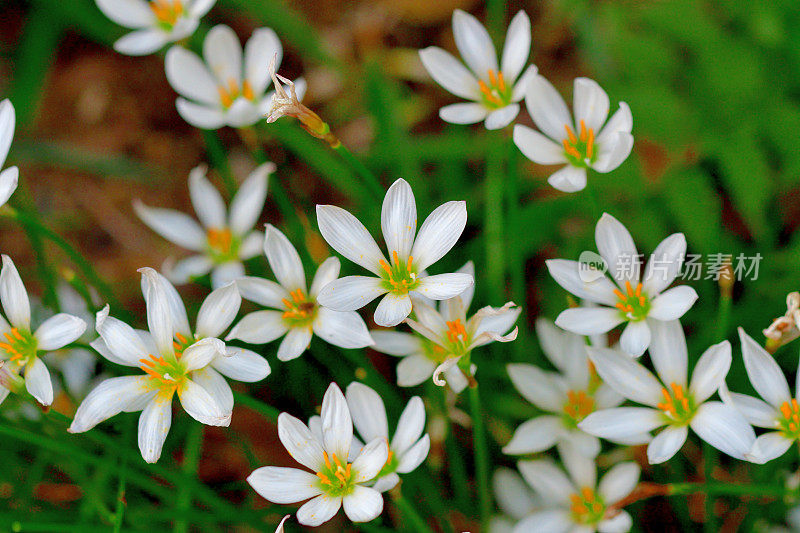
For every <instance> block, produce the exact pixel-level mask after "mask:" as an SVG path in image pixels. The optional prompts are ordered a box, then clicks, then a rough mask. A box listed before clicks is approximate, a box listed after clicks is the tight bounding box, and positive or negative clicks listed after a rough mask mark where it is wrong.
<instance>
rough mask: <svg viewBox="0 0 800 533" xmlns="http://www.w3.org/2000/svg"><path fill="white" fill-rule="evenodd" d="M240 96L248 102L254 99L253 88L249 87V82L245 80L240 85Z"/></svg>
mask: <svg viewBox="0 0 800 533" xmlns="http://www.w3.org/2000/svg"><path fill="white" fill-rule="evenodd" d="M242 96H244V97H245V98H247V99H248V100H250V101H253V100H255V98H256V95H255V94H253V87H252V86H251V85H250V82H249V81H247V80H244V82H243V83H242Z"/></svg>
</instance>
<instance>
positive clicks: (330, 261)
mask: <svg viewBox="0 0 800 533" xmlns="http://www.w3.org/2000/svg"><path fill="white" fill-rule="evenodd" d="M341 267H342V264H341V262H340V261H339V258H338V257H329V258H327V259H326V260H325V261H323V262H322V264H321V265H320V266H319V268H317V272H316V273H315V274H314V279H313V280H312V281H311V288H310V289H309V290H308V295H309V297H311V298H314V299H316V298H317V296H318V295H319V291H321V290H322V289H323V288H324V287H325V286H326V285H327V284H328V283H332V282H333V281H335V280H336V279H337V278H338V277H339V270H340V269H341Z"/></svg>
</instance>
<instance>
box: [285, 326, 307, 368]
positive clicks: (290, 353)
mask: <svg viewBox="0 0 800 533" xmlns="http://www.w3.org/2000/svg"><path fill="white" fill-rule="evenodd" d="M311 336H312V330H311V328H310V327H299V328H290V329H289V331H288V332H287V333H286V336H285V337H284V338H283V340H282V341H281V344H280V346H278V360H280V361H291V360H292V359H295V358H297V357H300V355H302V354H303V352H305V351H306V349H307V348H308V345H309V344H310V343H311Z"/></svg>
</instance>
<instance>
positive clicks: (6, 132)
mask: <svg viewBox="0 0 800 533" xmlns="http://www.w3.org/2000/svg"><path fill="white" fill-rule="evenodd" d="M15 126H16V114H15V113H14V106H13V105H11V101H10V100H8V99H5V100H3V101H2V102H0V168H3V164H5V162H6V156H7V155H8V150H9V148H11V141H12V140H13V138H14V128H15ZM18 180H19V169H18V168H17V167H8V168H7V169H5V170H3V171H0V206H2V205H4V204H5V203H6V202H7V201H8V199H9V198H11V195H12V194H13V193H14V191H16V190H17V182H18Z"/></svg>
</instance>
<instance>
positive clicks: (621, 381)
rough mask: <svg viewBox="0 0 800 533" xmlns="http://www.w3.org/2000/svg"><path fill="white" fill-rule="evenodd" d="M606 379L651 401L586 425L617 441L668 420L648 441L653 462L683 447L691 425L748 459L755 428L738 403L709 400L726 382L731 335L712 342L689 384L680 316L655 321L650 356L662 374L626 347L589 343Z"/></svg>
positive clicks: (601, 414) (598, 415) (634, 397)
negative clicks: (623, 348)
mask: <svg viewBox="0 0 800 533" xmlns="http://www.w3.org/2000/svg"><path fill="white" fill-rule="evenodd" d="M587 349H588V351H589V358H590V359H591V360H592V362H593V363H594V365H595V368H596V369H597V373H598V374H600V377H601V378H602V379H603V381H604V382H605V383H607V384H608V385H609V386H611V387H613V388H614V390H616V391H617V392H618V393H619V394H621V395H622V396H624V397H625V398H628V399H629V400H631V401H633V402H636V403H638V404H644V405H646V406H647V407H616V408H612V409H604V410H602V411H596V412H594V413H592V414H590V415H589V416H587V417H586V418H584V419H583V421H582V422H581V423H579V424H578V427H579V428H580V429H582V430H583V431H585V432H587V433H589V434H591V435H596V436H598V437H601V438H604V439H608V440H611V441H615V442H620V441H621V440H622V441H624V440H625V439H628V438H630V437H631V436H634V435H641V434H642V433H647V432H649V431H651V430H654V429H656V428H659V427H663V426H666V427H665V428H664V429H663V430H662V431H661V432H660V433H658V435H656V436H655V437H654V438H653V440H652V441H651V442H650V444H649V445H648V446H647V459H648V461H649V462H650V464H656V463H663V462H664V461H667V460H668V459H670V458H671V457H672V456H673V455H675V454H676V453H677V452H678V450H680V449H681V447H682V446H683V444H684V442H686V437H687V436H688V434H689V428H690V427H691V428H692V430H693V431H694V432H695V433H696V434H697V435H698V436H699V437H700V438H701V439H703V440H704V441H706V442H707V443H709V444H710V445H711V446H714V447H715V448H717V449H719V450H720V451H722V452H724V453H726V454H728V455H730V456H731V457H734V458H736V459H740V460H741V459H744V457H745V454H746V453H748V452H750V449H751V448H752V446H753V443H754V442H755V439H756V436H755V433H754V432H753V428H752V427H751V426H750V424H749V423H748V422H747V420H745V419H744V417H743V416H742V415H741V414H740V413H739V412H738V411H737V410H736V409H735V408H733V407H731V406H729V405H726V404H724V403H722V402H718V401H707V400H708V399H709V398H710V397H711V395H713V394H714V393H715V392H717V390H718V389H719V388H720V387H721V386H722V385H723V384H724V382H725V376H726V375H727V373H728V369H729V368H730V366H731V345H730V343H729V342H728V341H724V342H721V343H719V344H715V345H713V346H711V347H710V348H708V349H707V350H706V351H705V352H704V353H703V355H702V356H701V357H700V359H699V360H698V361H697V364H696V365H695V367H694V372H693V373H692V379H691V381H689V383H688V387H687V376H686V375H687V367H688V356H687V349H686V338H685V337H684V335H683V329H682V328H681V325H680V322H678V321H677V320H673V321H669V322H657V323H656V324H654V327H653V342H652V343H651V344H650V359H651V361H652V363H653V366H654V367H655V369H656V373H657V374H658V378H656V377H655V376H654V375H653V374H652V373H651V372H650V371H649V370H647V369H646V368H645V367H644V366H642V365H641V364H640V363H639V362H638V361H636V360H634V359H631V357H630V356H628V355H627V354H625V353H622V352H619V351H616V350H611V349H607V348H587Z"/></svg>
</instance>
